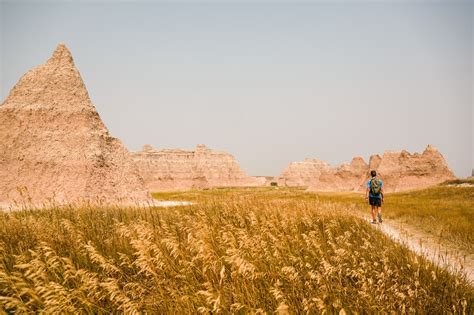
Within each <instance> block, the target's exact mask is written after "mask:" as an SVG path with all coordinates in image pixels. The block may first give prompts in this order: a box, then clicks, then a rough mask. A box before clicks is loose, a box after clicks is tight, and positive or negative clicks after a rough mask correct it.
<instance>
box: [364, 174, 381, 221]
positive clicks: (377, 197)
mask: <svg viewBox="0 0 474 315" xmlns="http://www.w3.org/2000/svg"><path fill="white" fill-rule="evenodd" d="M370 176H371V179H370V180H369V181H368V182H367V191H366V192H365V200H366V201H367V200H369V204H370V206H371V208H372V224H376V223H377V221H376V220H375V214H377V218H378V219H379V223H382V203H383V182H382V180H381V179H379V178H377V172H376V171H370Z"/></svg>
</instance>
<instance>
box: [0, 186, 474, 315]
mask: <svg viewBox="0 0 474 315" xmlns="http://www.w3.org/2000/svg"><path fill="white" fill-rule="evenodd" d="M272 194H274V195H273V196H274V197H275V198H268V196H267V195H266V194H265V193H264V192H257V193H255V194H250V195H249V194H246V195H243V196H239V195H228V194H215V195H213V196H212V197H206V198H201V199H200V198H199V197H198V196H196V198H195V201H196V203H195V205H192V206H185V207H176V208H168V209H164V208H141V209H137V208H125V207H100V208H96V207H93V206H81V207H78V206H76V207H63V208H52V209H47V210H35V211H28V210H25V211H19V212H9V213H0V306H1V308H2V309H3V310H4V312H7V313H14V312H16V313H32V312H42V311H44V312H47V313H78V312H81V313H99V314H100V313H110V312H114V313H116V312H123V313H127V314H128V313H143V312H147V313H174V314H176V313H177V314H183V313H196V312H200V313H211V312H212V313H239V314H240V313H242V314H243V313H273V312H278V313H281V314H286V313H291V314H293V313H306V314H314V313H328V314H331V313H340V314H344V313H351V312H359V313H361V312H365V313H390V312H395V313H427V314H435V313H436V314H439V313H457V314H469V313H473V312H474V290H473V287H472V286H470V285H469V284H468V283H467V282H466V280H465V279H464V277H463V276H462V275H460V274H457V275H454V274H450V273H448V272H447V271H446V270H444V269H442V268H438V267H436V266H434V265H432V264H431V263H429V262H428V261H426V260H425V259H424V258H422V257H419V256H416V255H415V254H413V253H412V252H410V251H409V250H408V249H406V248H405V247H403V246H401V245H399V244H397V243H394V242H393V241H391V240H390V239H389V238H387V237H386V236H384V235H383V234H381V233H380V232H379V231H377V230H376V229H373V228H372V227H371V226H370V225H369V224H367V223H366V222H364V221H362V220H360V219H358V218H356V217H353V216H350V215H347V214H348V213H350V212H351V211H352V210H353V209H350V208H348V209H340V206H339V205H337V204H335V203H325V202H321V201H317V200H311V199H309V200H306V199H303V198H296V197H292V196H291V194H290V195H289V194H288V193H287V192H282V193H281V196H280V197H279V198H277V197H278V194H279V193H278V192H272Z"/></svg>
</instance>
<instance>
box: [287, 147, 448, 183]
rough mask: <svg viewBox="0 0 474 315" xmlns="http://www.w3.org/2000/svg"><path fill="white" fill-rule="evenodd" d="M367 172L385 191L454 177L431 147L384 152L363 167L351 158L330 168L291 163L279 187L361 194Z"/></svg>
mask: <svg viewBox="0 0 474 315" xmlns="http://www.w3.org/2000/svg"><path fill="white" fill-rule="evenodd" d="M370 170H376V171H377V173H378V175H379V176H380V178H382V179H383V181H384V183H385V191H386V192H397V191H405V190H411V189H420V188H425V187H429V186H432V185H436V184H439V183H441V182H444V181H446V180H449V179H453V178H455V177H454V175H453V173H452V171H451V170H450V169H449V167H448V165H447V164H446V161H445V159H444V157H443V156H442V155H441V153H439V152H438V151H437V150H436V149H435V148H433V147H432V146H431V145H428V147H427V148H426V149H425V151H424V152H423V153H422V154H420V153H414V154H410V153H408V152H407V151H405V150H404V151H399V152H394V151H387V152H385V153H384V154H383V156H382V157H380V156H379V155H372V156H371V157H370V160H369V164H367V163H366V162H365V161H364V160H363V159H362V158H361V157H355V158H354V159H353V160H352V162H351V163H350V164H342V165H340V166H336V167H331V166H330V165H329V164H327V163H325V162H323V161H321V160H317V159H306V160H304V161H303V162H293V163H291V164H290V165H289V166H288V167H287V168H286V169H285V170H284V171H283V172H282V174H281V175H280V177H279V179H278V184H279V185H282V186H306V187H309V190H311V191H363V190H365V184H366V182H367V180H368V178H369V172H370Z"/></svg>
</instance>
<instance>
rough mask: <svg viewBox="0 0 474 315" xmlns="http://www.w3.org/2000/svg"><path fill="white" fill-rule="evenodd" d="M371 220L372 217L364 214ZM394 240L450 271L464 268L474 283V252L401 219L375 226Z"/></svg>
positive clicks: (463, 270)
mask: <svg viewBox="0 0 474 315" xmlns="http://www.w3.org/2000/svg"><path fill="white" fill-rule="evenodd" d="M364 218H365V219H367V220H368V221H369V222H370V220H371V218H370V217H369V216H364ZM374 227H375V228H376V229H379V230H380V231H381V232H383V233H384V234H386V235H388V236H389V237H391V238H392V239H393V240H395V241H397V242H399V243H401V244H404V245H406V246H407V247H408V248H409V249H410V250H412V251H414V252H415V253H417V254H420V255H423V256H424V257H426V258H427V259H429V260H430V261H431V262H433V263H434V264H436V265H438V266H440V267H443V268H446V269H448V270H450V271H458V270H462V272H463V273H465V274H466V278H467V279H468V280H469V281H470V282H471V283H472V284H474V253H473V252H467V251H465V250H462V249H460V248H458V247H456V246H453V245H452V244H449V243H448V242H446V241H442V240H441V239H440V238H439V237H436V236H434V235H431V234H428V233H426V232H423V231H420V230H419V229H416V228H414V227H413V226H409V225H407V224H406V223H403V222H401V221H393V220H389V221H387V220H384V222H383V223H382V224H377V225H375V226H374Z"/></svg>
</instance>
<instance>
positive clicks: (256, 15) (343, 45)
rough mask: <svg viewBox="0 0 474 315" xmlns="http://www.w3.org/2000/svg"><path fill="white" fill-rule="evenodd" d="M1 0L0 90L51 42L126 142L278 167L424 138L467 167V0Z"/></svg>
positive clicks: (252, 168)
mask: <svg viewBox="0 0 474 315" xmlns="http://www.w3.org/2000/svg"><path fill="white" fill-rule="evenodd" d="M0 3H1V4H0V11H1V12H0V28H1V29H0V30H1V32H0V36H1V39H0V53H1V58H0V61H1V62H0V66H1V68H0V70H1V71H0V74H1V77H0V79H1V82H0V86H1V95H0V96H1V99H2V100H3V99H5V97H6V96H7V94H8V92H9V90H10V89H11V88H12V87H13V85H14V84H15V83H16V82H17V81H18V79H19V78H20V77H21V76H22V75H23V74H24V73H25V72H26V71H27V70H29V69H30V68H32V67H34V66H36V65H39V64H42V63H44V62H45V61H46V60H47V59H48V58H49V56H50V55H51V53H52V52H53V50H54V48H55V47H56V45H57V44H58V43H59V42H64V43H66V45H67V46H68V47H69V49H70V50H71V52H72V54H73V56H74V59H75V63H76V66H77V67H78V68H79V70H80V72H81V75H82V77H83V79H84V81H85V83H86V85H87V88H88V90H89V94H90V96H91V98H92V101H93V103H94V104H95V106H96V108H97V110H98V111H99V113H100V115H101V117H102V119H103V120H104V122H105V124H106V125H107V127H108V128H109V130H110V132H111V133H112V135H114V136H116V137H118V138H120V139H121V140H122V141H123V142H124V143H125V145H126V146H127V147H128V148H129V149H130V150H138V149H140V148H141V147H142V145H143V144H146V143H149V144H152V145H153V146H155V147H158V148H175V147H180V148H187V149H192V148H193V147H194V146H195V145H196V144H198V143H204V144H206V145H208V146H209V147H211V148H214V149H220V150H221V149H222V150H226V151H228V152H230V153H232V154H233V155H234V156H235V157H236V158H237V160H238V161H239V162H240V164H241V166H242V167H243V168H244V169H245V170H246V171H247V172H248V173H249V174H251V175H278V174H279V173H280V172H281V170H282V169H283V168H284V167H286V165H288V163H290V162H292V161H299V160H303V159H304V158H306V157H314V158H321V159H323V160H326V161H327V162H329V163H331V164H338V163H342V162H349V161H350V160H351V158H352V157H353V156H355V155H361V156H363V157H364V158H366V159H367V158H368V157H369V155H370V154H371V153H382V152H383V151H384V150H401V149H407V150H408V151H410V152H414V151H422V150H423V149H424V148H425V146H426V145H427V144H433V145H434V146H435V147H437V148H438V149H439V150H440V151H441V152H442V153H443V154H444V155H445V157H446V159H447V160H448V163H449V165H450V167H451V168H452V169H453V170H454V171H455V173H456V175H458V176H467V175H469V174H470V172H471V169H472V168H473V167H474V166H473V165H474V157H473V156H474V152H473V120H474V113H473V2H472V1H456V0H445V1H429V0H426V1H403V0H398V1H371V2H369V1H356V0H353V1H332V2H330V1H326V2H321V1H319V2H316V1H315V2H305V3H294V2H289V1H287V2H278V3H277V2H272V1H261V2H251V1H244V2H239V3H231V2H230V1H224V2H221V3H220V4H219V3H217V2H214V3H212V2H208V3H201V2H197V1H192V2H191V1H189V2H180V3H176V2H175V3H172V2H158V1H155V2H153V1H142V2H131V1H129V2H118V3H117V2H116V3H112V2H111V1H102V2H93V1H62V2H60V1H54V2H52V1H49V2H48V1H42V2H40V1H35V2H26V1H11V2H9V1H2V0H0Z"/></svg>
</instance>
